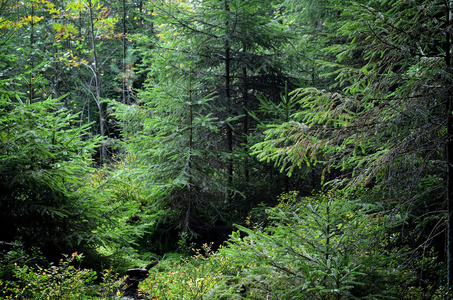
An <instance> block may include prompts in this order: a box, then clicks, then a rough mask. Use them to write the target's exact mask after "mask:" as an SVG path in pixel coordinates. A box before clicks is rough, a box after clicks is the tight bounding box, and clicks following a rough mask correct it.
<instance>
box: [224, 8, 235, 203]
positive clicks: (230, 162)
mask: <svg viewBox="0 0 453 300" xmlns="http://www.w3.org/2000/svg"><path fill="white" fill-rule="evenodd" d="M224 1H225V12H229V11H230V7H229V6H228V3H227V0H224ZM225 25H226V27H227V28H228V21H227V22H226V24H225ZM225 98H226V101H227V105H228V107H229V109H228V112H229V115H228V117H230V115H231V112H232V111H231V95H230V41H229V37H228V36H227V37H226V39H225ZM226 125H227V128H226V135H227V151H228V153H229V154H230V157H229V158H228V162H227V184H228V186H229V187H231V186H232V184H233V157H232V156H233V128H232V125H231V124H229V123H227V124H226ZM229 194H230V193H229ZM230 198H231V195H229V196H228V200H229V199H230Z"/></svg>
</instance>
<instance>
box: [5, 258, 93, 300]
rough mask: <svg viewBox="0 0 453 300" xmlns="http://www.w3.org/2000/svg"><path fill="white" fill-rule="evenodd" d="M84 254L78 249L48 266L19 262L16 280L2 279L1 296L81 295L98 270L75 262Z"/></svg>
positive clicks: (76, 296)
mask: <svg viewBox="0 0 453 300" xmlns="http://www.w3.org/2000/svg"><path fill="white" fill-rule="evenodd" d="M82 258H83V255H82V254H77V253H76V252H75V253H73V254H72V255H71V256H66V257H65V259H61V260H60V262H59V264H58V265H57V266H54V265H51V266H50V267H49V268H41V267H33V266H27V265H24V266H17V265H16V266H15V268H14V277H15V280H14V281H8V282H3V283H2V285H3V288H2V297H4V298H2V299H80V298H81V297H83V296H84V295H85V293H86V292H87V291H89V290H90V289H92V286H90V284H92V281H93V280H94V279H95V277H96V276H95V272H93V271H91V270H87V269H85V270H81V269H79V268H76V267H75V266H74V265H73V264H74V263H78V262H80V261H81V260H82Z"/></svg>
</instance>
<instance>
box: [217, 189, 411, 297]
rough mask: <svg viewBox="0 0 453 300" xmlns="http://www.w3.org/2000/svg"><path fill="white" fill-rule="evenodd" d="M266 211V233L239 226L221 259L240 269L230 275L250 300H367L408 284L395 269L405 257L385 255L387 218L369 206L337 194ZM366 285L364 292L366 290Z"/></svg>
mask: <svg viewBox="0 0 453 300" xmlns="http://www.w3.org/2000/svg"><path fill="white" fill-rule="evenodd" d="M281 200H282V202H281V204H280V205H279V206H277V207H276V208H273V209H269V210H268V211H267V212H268V214H269V220H270V222H271V224H270V225H269V226H266V227H265V228H262V227H259V228H254V229H249V228H245V227H239V228H240V230H241V232H243V233H244V234H245V235H246V236H245V237H241V233H240V232H237V233H234V234H233V235H232V237H231V239H230V241H229V246H228V247H225V248H222V249H221V251H220V253H221V255H224V256H231V257H232V258H233V264H235V265H237V266H238V267H240V271H239V272H238V273H237V274H230V275H231V278H232V280H234V281H235V282H236V283H237V285H235V286H233V287H232V288H231V289H230V290H231V291H232V292H234V291H235V290H236V289H239V286H240V285H243V286H244V287H245V290H246V291H247V293H248V295H249V296H248V297H250V298H252V299H263V298H265V297H268V298H269V299H289V298H294V297H301V298H303V299H320V298H322V299H344V298H351V297H359V298H363V299H376V298H385V297H390V296H391V295H395V293H396V290H397V286H398V283H397V282H402V281H404V278H405V277H406V276H405V275H404V273H403V270H401V271H398V270H397V269H395V268H393V267H392V266H391V265H392V264H393V263H395V264H396V265H398V264H399V263H400V262H402V260H401V259H402V258H403V256H401V254H402V253H400V252H398V251H396V252H388V251H387V250H386V249H385V248H384V247H383V246H382V242H384V239H383V238H382V234H381V232H383V230H384V229H385V226H384V219H383V218H382V217H380V216H379V215H378V214H374V213H372V210H371V209H372V207H370V206H369V205H363V204H360V203H358V202H356V201H354V200H352V199H346V198H341V196H339V195H333V194H329V195H321V196H319V197H315V198H312V199H309V198H305V199H298V198H297V197H296V196H295V195H294V194H289V195H287V196H283V197H282V198H281ZM362 286H363V287H364V288H363V289H362Z"/></svg>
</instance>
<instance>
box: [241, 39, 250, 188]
mask: <svg viewBox="0 0 453 300" xmlns="http://www.w3.org/2000/svg"><path fill="white" fill-rule="evenodd" d="M246 47H247V46H246V45H245V43H243V44H242V51H243V54H244V63H243V65H242V105H243V114H244V120H243V126H244V127H243V131H242V133H243V135H244V151H245V153H246V157H245V162H244V178H245V182H249V181H250V178H249V177H250V174H249V173H250V172H249V169H248V157H247V154H248V134H249V132H248V130H249V124H248V123H249V112H248V92H247V65H246V61H245V56H246Z"/></svg>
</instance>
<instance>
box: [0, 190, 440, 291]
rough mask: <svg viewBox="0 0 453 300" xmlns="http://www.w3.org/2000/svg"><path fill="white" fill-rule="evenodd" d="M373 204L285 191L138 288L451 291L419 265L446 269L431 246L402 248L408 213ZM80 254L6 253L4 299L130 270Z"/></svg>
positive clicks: (117, 285)
mask: <svg viewBox="0 0 453 300" xmlns="http://www.w3.org/2000/svg"><path fill="white" fill-rule="evenodd" d="M375 211H376V209H375V207H374V205H372V204H366V203H361V202H360V201H358V200H357V199H351V198H348V197H344V196H342V195H340V194H338V193H329V194H323V195H320V196H316V197H311V198H307V197H299V196H298V195H297V193H288V194H283V195H282V196H281V197H280V198H279V204H278V205H277V206H275V207H272V208H267V209H265V216H263V215H262V213H261V220H260V222H248V223H247V225H246V226H239V225H238V226H237V231H235V232H233V233H232V234H231V235H230V238H229V239H228V240H227V242H226V243H225V244H224V245H223V246H221V247H220V248H219V249H217V250H215V251H214V250H213V245H212V244H204V245H203V246H202V247H201V249H195V248H191V249H190V251H191V253H190V254H189V253H188V251H187V250H186V249H183V250H184V251H182V250H181V251H180V252H179V253H172V254H168V255H167V256H166V257H165V258H163V259H162V260H161V261H160V262H159V264H158V265H156V266H155V267H153V268H152V269H151V270H150V271H149V277H148V278H147V279H146V280H145V281H143V282H141V283H140V285H139V288H140V294H141V295H146V297H147V298H149V299H162V300H164V299H165V300H167V299H168V300H170V299H276V300H277V299H282V300H283V299H329V300H330V299H332V300H337V299H407V300H409V299H420V300H421V299H445V297H448V295H449V293H448V291H447V290H446V289H445V288H444V286H443V285H442V283H441V282H440V283H436V282H431V284H427V285H420V280H421V276H420V275H421V274H420V273H421V272H424V273H425V274H424V277H425V278H426V277H429V276H430V275H431V276H432V275H434V274H429V273H433V272H438V271H436V270H439V269H442V265H441V263H439V261H438V259H437V257H436V256H435V255H434V253H433V252H431V251H429V250H426V251H425V253H424V254H425V255H422V256H417V251H415V250H414V249H410V248H408V247H400V246H399V244H398V243H399V240H400V238H399V234H398V232H395V233H394V234H390V235H389V234H388V232H391V228H392V227H395V228H396V226H397V225H399V222H401V220H399V219H398V218H396V219H395V220H392V219H391V218H388V217H386V216H384V215H382V214H380V213H376V212H375ZM383 231H385V233H382V232H383ZM182 242H183V241H181V243H182ZM21 256H25V257H27V258H26V259H24V257H21ZM18 258H19V259H18ZM83 258H84V257H83V254H79V253H73V254H71V255H69V256H66V257H65V258H64V259H61V260H60V262H59V263H58V264H56V265H54V264H50V265H49V267H47V268H43V267H40V266H39V265H38V264H37V261H38V260H39V259H40V257H39V253H37V254H35V255H34V256H32V257H30V256H27V255H26V254H24V252H23V251H21V250H20V247H19V248H17V250H14V251H9V252H7V253H3V257H2V265H3V266H4V268H2V274H1V275H2V278H8V279H7V280H4V281H2V282H1V283H0V287H1V291H0V293H1V297H2V299H110V298H114V297H121V296H122V292H123V291H124V288H125V286H124V277H121V276H120V275H119V274H118V273H117V272H116V271H114V270H113V269H108V270H104V271H103V274H102V275H101V276H100V278H97V276H98V275H97V274H96V272H95V271H93V270H90V269H83V268H81V267H80V266H81V263H82V260H83ZM17 261H21V262H22V264H20V263H18V262H17ZM41 265H42V263H41ZM437 275H439V274H437ZM439 277H442V276H438V278H439ZM96 279H99V280H96Z"/></svg>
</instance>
